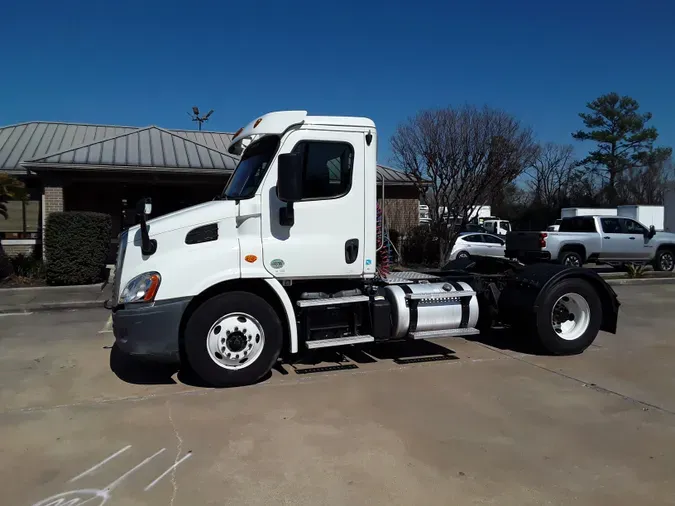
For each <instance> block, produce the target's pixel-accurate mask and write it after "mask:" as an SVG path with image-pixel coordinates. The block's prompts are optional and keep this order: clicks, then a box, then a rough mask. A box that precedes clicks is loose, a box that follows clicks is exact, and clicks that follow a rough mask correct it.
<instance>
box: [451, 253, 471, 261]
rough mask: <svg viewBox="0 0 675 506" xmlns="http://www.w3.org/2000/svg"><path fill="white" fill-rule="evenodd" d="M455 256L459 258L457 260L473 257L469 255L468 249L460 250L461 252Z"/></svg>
mask: <svg viewBox="0 0 675 506" xmlns="http://www.w3.org/2000/svg"><path fill="white" fill-rule="evenodd" d="M455 258H457V260H460V259H464V258H471V255H469V254H468V253H467V252H466V251H460V252H459V253H457V256H456V257H455Z"/></svg>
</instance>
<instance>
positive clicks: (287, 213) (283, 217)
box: [279, 202, 295, 227]
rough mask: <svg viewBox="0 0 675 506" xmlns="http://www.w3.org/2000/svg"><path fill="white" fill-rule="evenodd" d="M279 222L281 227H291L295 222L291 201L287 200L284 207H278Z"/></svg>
mask: <svg viewBox="0 0 675 506" xmlns="http://www.w3.org/2000/svg"><path fill="white" fill-rule="evenodd" d="M279 223H280V224H281V226H282V227H292V226H293V225H294V224H295V210H294V209H293V202H287V203H286V207H282V208H280V209H279Z"/></svg>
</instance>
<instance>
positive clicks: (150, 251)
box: [140, 213, 157, 256]
mask: <svg viewBox="0 0 675 506" xmlns="http://www.w3.org/2000/svg"><path fill="white" fill-rule="evenodd" d="M140 226H141V253H143V254H144V255H146V256H150V255H154V253H155V251H157V241H156V240H155V239H152V240H151V239H150V234H149V233H148V224H147V223H146V221H145V213H143V214H141V217H140Z"/></svg>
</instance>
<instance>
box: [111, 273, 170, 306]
mask: <svg viewBox="0 0 675 506" xmlns="http://www.w3.org/2000/svg"><path fill="white" fill-rule="evenodd" d="M161 280H162V277H161V276H160V275H159V273H158V272H144V273H143V274H140V275H138V276H136V277H135V278H133V279H132V280H131V281H129V282H128V283H127V286H125V287H124V290H122V294H121V295H120V300H119V303H120V304H128V303H130V302H152V301H153V300H155V295H157V289H158V288H159V283H160V281H161Z"/></svg>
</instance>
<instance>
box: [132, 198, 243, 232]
mask: <svg viewBox="0 0 675 506" xmlns="http://www.w3.org/2000/svg"><path fill="white" fill-rule="evenodd" d="M236 213H237V204H236V203H235V201H234V200H214V201H211V202H204V203H203V204H198V205H196V206H192V207H187V208H185V209H181V210H180V211H176V212H173V213H169V214H165V215H163V216H159V217H157V218H153V219H151V220H148V232H149V233H150V237H154V236H157V235H159V234H164V233H166V232H171V231H172V230H179V229H182V228H187V227H198V226H200V225H207V224H209V223H215V222H218V221H221V220H223V219H226V218H234V217H235V216H236ZM139 229H140V227H139V226H138V225H136V226H134V227H130V228H129V238H133V237H135V235H136V232H137V231H138V230H139Z"/></svg>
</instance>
